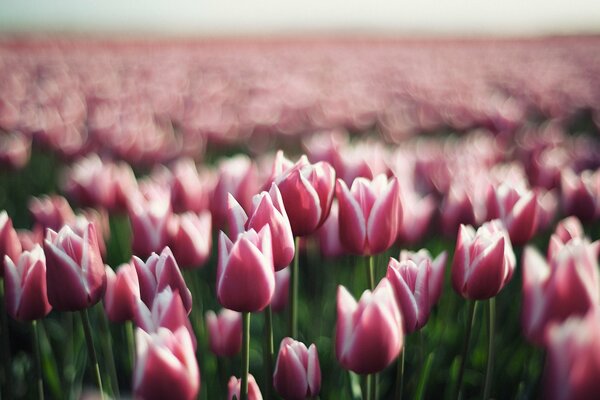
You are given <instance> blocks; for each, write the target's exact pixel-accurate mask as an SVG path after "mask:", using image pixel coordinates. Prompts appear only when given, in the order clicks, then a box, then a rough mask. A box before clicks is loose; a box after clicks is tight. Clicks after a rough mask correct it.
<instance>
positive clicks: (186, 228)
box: [170, 211, 212, 268]
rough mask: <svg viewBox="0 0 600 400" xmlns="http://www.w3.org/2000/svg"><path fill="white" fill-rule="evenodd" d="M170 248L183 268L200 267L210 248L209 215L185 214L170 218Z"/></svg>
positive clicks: (210, 226)
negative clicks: (171, 224) (171, 229)
mask: <svg viewBox="0 0 600 400" xmlns="http://www.w3.org/2000/svg"><path fill="white" fill-rule="evenodd" d="M172 222H173V226H172V227H173V231H174V232H173V233H172V235H171V236H172V238H171V240H170V242H171V248H172V249H173V255H174V256H175V259H176V260H177V262H178V263H179V264H180V265H181V266H183V267H184V268H186V267H188V268H194V267H202V266H203V265H204V264H205V263H206V261H207V260H208V257H209V256H210V249H211V247H212V232H211V229H212V224H211V215H210V212H208V211H203V212H202V213H200V215H198V214H194V213H192V212H187V213H185V214H181V215H174V216H173V217H172Z"/></svg>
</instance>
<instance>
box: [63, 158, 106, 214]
mask: <svg viewBox="0 0 600 400" xmlns="http://www.w3.org/2000/svg"><path fill="white" fill-rule="evenodd" d="M114 173H115V171H114V169H113V164H112V163H110V162H104V161H103V160H102V159H101V158H100V157H99V156H98V155H97V154H96V153H91V154H89V155H87V156H86V157H84V158H82V159H80V160H78V161H76V162H75V163H73V165H72V166H71V168H70V170H69V171H68V172H67V175H66V180H65V182H64V184H63V186H64V190H65V192H67V194H68V195H69V196H70V198H71V199H72V200H75V201H76V202H78V203H79V204H81V205H84V206H90V207H97V206H101V207H105V208H107V209H109V210H112V209H113V208H114V207H115V204H116V194H117V193H116V180H115V176H114Z"/></svg>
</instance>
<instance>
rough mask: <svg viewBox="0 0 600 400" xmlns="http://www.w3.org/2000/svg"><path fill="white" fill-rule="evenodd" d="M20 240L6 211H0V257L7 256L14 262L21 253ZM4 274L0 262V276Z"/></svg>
mask: <svg viewBox="0 0 600 400" xmlns="http://www.w3.org/2000/svg"><path fill="white" fill-rule="evenodd" d="M21 250H22V248H21V241H20V240H19V236H18V235H17V231H15V228H13V224H12V220H11V219H10V217H9V216H8V214H7V213H6V211H2V212H0V259H1V260H4V257H5V256H8V257H9V258H10V259H11V260H13V261H14V262H16V261H17V259H18V258H19V255H20V254H21ZM3 275H4V263H3V262H0V276H3Z"/></svg>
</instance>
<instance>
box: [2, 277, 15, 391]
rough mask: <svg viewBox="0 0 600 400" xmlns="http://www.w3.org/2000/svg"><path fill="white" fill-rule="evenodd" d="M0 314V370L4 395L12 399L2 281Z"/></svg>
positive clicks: (10, 366)
mask: <svg viewBox="0 0 600 400" xmlns="http://www.w3.org/2000/svg"><path fill="white" fill-rule="evenodd" d="M0 314H2V317H1V321H2V332H1V334H2V371H3V372H4V389H5V390H4V396H5V398H6V399H9V400H10V399H12V393H13V390H12V376H11V375H12V374H11V368H12V356H11V354H10V338H9V336H8V318H7V315H6V308H5V306H4V282H2V281H0Z"/></svg>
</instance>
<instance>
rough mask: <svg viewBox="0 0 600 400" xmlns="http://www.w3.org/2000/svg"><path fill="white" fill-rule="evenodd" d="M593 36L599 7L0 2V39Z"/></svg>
mask: <svg viewBox="0 0 600 400" xmlns="http://www.w3.org/2000/svg"><path fill="white" fill-rule="evenodd" d="M31 31H38V32H39V31H50V32H93V33H148V32H156V33H159V34H160V33H163V34H206V35H228V34H234V35H238V34H247V33H250V34H253V33H258V34H273V33H275V34H276V33H303V32H308V33H310V32H317V33H322V32H331V33H369V32H373V33H382V32H383V33H400V34H446V33H447V34H463V35H471V34H500V35H504V34H506V35H521V34H528V35H530V34H534V35H535V34H562V33H600V0H410V1H407V0H379V1H378V0H370V1H365V0H360V1H359V0H296V1H292V0H171V1H168V0H164V1H161V0H101V1H84V0H15V1H12V0H0V32H31Z"/></svg>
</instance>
